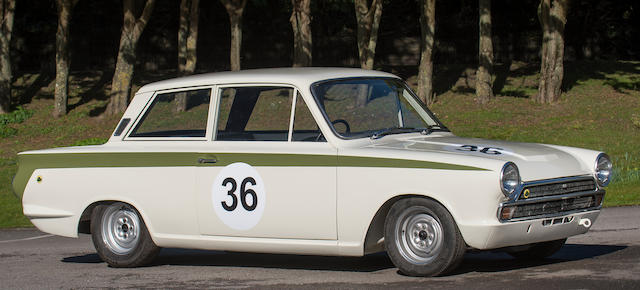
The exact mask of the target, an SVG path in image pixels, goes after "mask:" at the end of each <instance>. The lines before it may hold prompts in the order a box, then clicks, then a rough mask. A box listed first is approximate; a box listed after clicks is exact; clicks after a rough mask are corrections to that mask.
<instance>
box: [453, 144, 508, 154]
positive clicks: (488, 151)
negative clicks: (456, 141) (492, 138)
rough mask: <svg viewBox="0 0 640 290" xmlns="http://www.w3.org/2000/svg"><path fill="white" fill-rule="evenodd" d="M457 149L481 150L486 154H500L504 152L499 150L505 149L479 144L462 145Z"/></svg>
mask: <svg viewBox="0 0 640 290" xmlns="http://www.w3.org/2000/svg"><path fill="white" fill-rule="evenodd" d="M457 150H459V151H469V152H480V153H484V154H493V155H500V154H502V152H500V151H499V150H504V149H502V148H497V147H478V146H475V145H462V146H460V148H458V149H457Z"/></svg>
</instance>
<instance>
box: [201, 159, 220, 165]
mask: <svg viewBox="0 0 640 290" xmlns="http://www.w3.org/2000/svg"><path fill="white" fill-rule="evenodd" d="M216 162H218V159H215V158H198V163H201V164H204V163H216Z"/></svg>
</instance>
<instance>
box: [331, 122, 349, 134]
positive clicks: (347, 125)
mask: <svg viewBox="0 0 640 290" xmlns="http://www.w3.org/2000/svg"><path fill="white" fill-rule="evenodd" d="M338 123H341V124H343V125H344V127H345V132H344V133H345V134H349V133H351V127H350V126H349V123H347V121H346V120H345V119H335V120H333V121H331V124H332V125H335V124H338ZM334 128H335V126H334ZM336 131H337V130H336Z"/></svg>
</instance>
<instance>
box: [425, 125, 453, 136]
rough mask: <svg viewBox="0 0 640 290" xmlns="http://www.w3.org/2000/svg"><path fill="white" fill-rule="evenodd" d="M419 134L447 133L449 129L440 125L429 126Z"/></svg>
mask: <svg viewBox="0 0 640 290" xmlns="http://www.w3.org/2000/svg"><path fill="white" fill-rule="evenodd" d="M421 130H422V131H420V134H422V135H429V134H431V133H433V131H445V132H446V131H449V129H448V128H447V127H445V126H441V125H429V126H428V127H427V128H421Z"/></svg>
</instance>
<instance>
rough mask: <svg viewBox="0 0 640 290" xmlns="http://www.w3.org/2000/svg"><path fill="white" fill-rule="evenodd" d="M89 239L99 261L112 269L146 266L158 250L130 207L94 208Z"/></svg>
mask: <svg viewBox="0 0 640 290" xmlns="http://www.w3.org/2000/svg"><path fill="white" fill-rule="evenodd" d="M91 238H92V240H93V245H94V246H95V248H96V251H97V252H98V255H99V256H100V258H102V260H103V261H105V262H107V264H109V266H112V267H138V266H143V265H146V264H148V263H150V262H151V261H152V260H153V259H154V258H155V256H156V254H157V253H158V251H159V250H160V248H158V246H156V245H155V244H154V243H153V240H151V236H150V235H149V231H148V230H147V227H146V225H145V223H144V221H143V220H142V217H141V216H140V213H138V211H137V210H136V209H135V208H133V207H132V206H130V205H128V204H125V203H121V202H117V203H113V204H108V205H99V206H97V207H96V208H95V209H94V210H93V213H92V216H91Z"/></svg>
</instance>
